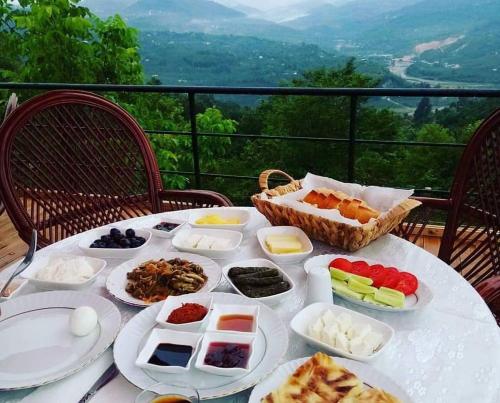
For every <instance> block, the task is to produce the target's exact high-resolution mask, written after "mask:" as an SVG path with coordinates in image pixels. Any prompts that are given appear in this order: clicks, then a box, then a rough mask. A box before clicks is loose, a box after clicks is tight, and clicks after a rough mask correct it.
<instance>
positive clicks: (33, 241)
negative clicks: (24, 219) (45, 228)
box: [0, 230, 37, 297]
mask: <svg viewBox="0 0 500 403" xmlns="http://www.w3.org/2000/svg"><path fill="white" fill-rule="evenodd" d="M36 243H37V232H36V230H33V231H32V232H31V241H30V247H29V249H28V253H26V256H25V257H24V259H23V261H22V262H21V263H20V264H19V266H17V268H16V269H15V270H14V272H13V273H12V275H11V276H10V278H9V279H8V280H7V282H6V283H5V285H4V286H3V288H2V290H1V291H0V297H8V295H5V294H4V292H5V290H6V289H7V287H8V286H9V285H10V283H11V282H12V280H14V278H15V277H17V276H19V275H20V274H21V273H22V272H23V271H25V270H26V269H27V268H28V266H29V265H30V264H31V262H32V261H33V257H34V256H35V250H36Z"/></svg>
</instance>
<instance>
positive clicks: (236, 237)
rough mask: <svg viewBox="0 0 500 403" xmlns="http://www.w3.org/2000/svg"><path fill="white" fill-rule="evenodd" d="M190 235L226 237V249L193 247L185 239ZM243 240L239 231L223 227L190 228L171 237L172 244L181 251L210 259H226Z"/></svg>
mask: <svg viewBox="0 0 500 403" xmlns="http://www.w3.org/2000/svg"><path fill="white" fill-rule="evenodd" d="M191 235H200V236H203V235H206V236H211V237H216V238H221V239H227V240H228V241H229V247H228V248H227V249H204V248H193V247H191V246H188V244H187V242H186V241H187V239H188V238H189V237H190V236H191ZM242 240H243V234H242V233H241V232H239V231H231V230H227V229H226V230H224V229H211V228H191V229H189V230H185V231H181V232H179V233H178V234H177V235H176V236H175V237H174V238H173V239H172V246H173V247H174V248H176V249H178V250H180V251H181V252H188V253H197V254H199V255H203V256H206V257H209V258H212V259H226V258H228V257H229V256H230V255H231V254H232V253H233V252H235V251H236V249H238V247H239V246H240V244H241V241H242Z"/></svg>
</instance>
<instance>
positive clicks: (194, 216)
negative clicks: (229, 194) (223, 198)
mask: <svg viewBox="0 0 500 403" xmlns="http://www.w3.org/2000/svg"><path fill="white" fill-rule="evenodd" d="M213 214H217V215H219V216H221V217H222V218H236V217H237V218H239V219H240V223H239V224H196V220H198V219H199V218H202V217H205V216H207V215H213ZM248 221H250V211H249V210H248V209H246V208H239V207H210V208H198V209H194V210H191V212H190V213H189V220H188V223H189V225H191V227H193V228H217V229H229V230H236V231H243V228H244V227H245V226H246V225H247V224H248Z"/></svg>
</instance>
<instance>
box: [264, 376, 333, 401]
mask: <svg viewBox="0 0 500 403" xmlns="http://www.w3.org/2000/svg"><path fill="white" fill-rule="evenodd" d="M261 402H262V403H299V402H300V403H325V400H324V399H323V398H322V397H321V396H319V395H317V394H316V393H314V392H313V391H312V390H309V389H308V388H307V386H304V385H302V384H301V383H299V382H298V381H297V380H296V379H289V381H288V382H286V383H284V384H283V385H281V386H280V387H279V388H278V389H276V390H275V391H273V392H271V393H269V394H268V395H267V396H266V397H264V398H263V399H261Z"/></svg>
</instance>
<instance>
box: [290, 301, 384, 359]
mask: <svg viewBox="0 0 500 403" xmlns="http://www.w3.org/2000/svg"><path fill="white" fill-rule="evenodd" d="M327 310H328V311H331V312H332V313H333V314H334V315H340V314H341V313H347V314H349V315H350V316H351V317H352V323H353V324H366V325H370V326H371V327H372V330H373V331H375V332H378V333H380V334H381V335H382V337H383V341H382V344H381V346H380V347H379V348H378V349H377V350H376V351H375V352H374V353H373V354H371V355H368V356H361V355H357V354H351V353H350V352H348V351H345V350H341V349H338V348H335V347H332V346H330V345H329V344H326V343H324V342H322V341H320V340H317V339H315V338H313V337H311V336H309V334H308V329H309V326H310V325H312V324H313V323H314V322H315V321H316V320H317V319H318V318H319V317H320V316H321V315H322V314H323V313H324V312H325V311H327ZM290 327H291V328H292V330H293V331H294V332H295V333H297V334H298V335H299V336H300V337H302V338H303V339H304V340H305V341H306V342H307V343H308V344H310V345H312V346H313V347H316V348H319V349H321V350H326V351H327V352H330V353H333V354H337V355H341V356H343V357H347V358H350V359H353V360H358V361H371V360H373V359H374V358H376V357H377V356H378V355H379V354H380V353H381V352H382V351H383V350H384V349H385V347H386V346H387V345H388V344H389V343H390V342H391V340H392V337H393V336H394V329H393V328H392V327H390V326H389V325H386V324H385V323H384V322H381V321H379V320H376V319H373V318H370V317H369V316H366V315H363V314H361V313H358V312H356V311H352V310H350V309H347V308H344V307H342V306H339V305H332V304H327V303H324V302H318V303H315V304H311V305H308V306H306V307H305V308H304V309H302V310H301V311H300V312H299V313H297V315H295V316H294V318H293V319H292V321H291V322H290Z"/></svg>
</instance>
